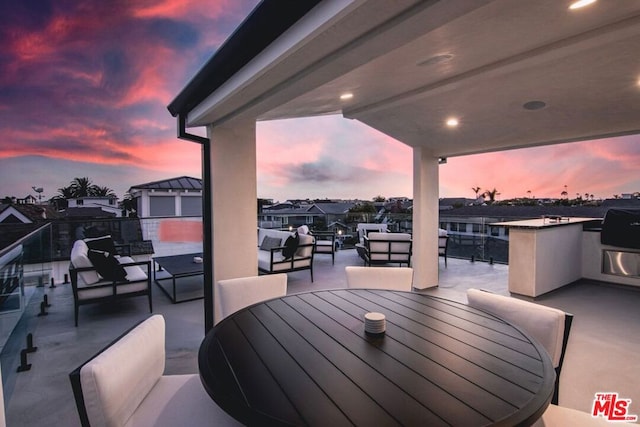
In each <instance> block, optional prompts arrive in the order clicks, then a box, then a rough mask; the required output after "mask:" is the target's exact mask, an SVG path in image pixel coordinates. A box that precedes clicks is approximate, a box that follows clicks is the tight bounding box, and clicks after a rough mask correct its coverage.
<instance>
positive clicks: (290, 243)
mask: <svg viewBox="0 0 640 427" xmlns="http://www.w3.org/2000/svg"><path fill="white" fill-rule="evenodd" d="M299 243H300V236H299V234H298V232H296V233H294V234H293V236H289V237H287V241H286V242H284V249H282V256H283V257H284V259H289V258H291V257H292V256H293V254H295V253H296V250H297V249H298V244H299Z"/></svg>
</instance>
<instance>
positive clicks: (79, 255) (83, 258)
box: [70, 240, 100, 285]
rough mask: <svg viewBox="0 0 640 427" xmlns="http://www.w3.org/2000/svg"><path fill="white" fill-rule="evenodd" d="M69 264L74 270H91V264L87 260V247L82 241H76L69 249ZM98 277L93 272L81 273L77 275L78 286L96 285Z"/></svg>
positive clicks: (95, 272) (96, 273)
mask: <svg viewBox="0 0 640 427" xmlns="http://www.w3.org/2000/svg"><path fill="white" fill-rule="evenodd" d="M70 258H71V264H73V266H74V267H75V268H93V264H92V263H91V261H90V260H89V247H88V246H87V244H86V243H85V242H84V241H82V240H76V241H75V242H74V244H73V247H72V248H71V257H70ZM99 281H100V276H98V272H97V271H95V270H90V271H81V272H79V273H78V284H79V285H91V284H94V283H98V282H99Z"/></svg>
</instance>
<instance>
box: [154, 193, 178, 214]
mask: <svg viewBox="0 0 640 427" xmlns="http://www.w3.org/2000/svg"><path fill="white" fill-rule="evenodd" d="M175 215H176V202H175V197H173V196H170V197H166V196H152V197H149V216H175Z"/></svg>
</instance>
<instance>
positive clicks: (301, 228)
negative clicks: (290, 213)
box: [298, 225, 309, 234]
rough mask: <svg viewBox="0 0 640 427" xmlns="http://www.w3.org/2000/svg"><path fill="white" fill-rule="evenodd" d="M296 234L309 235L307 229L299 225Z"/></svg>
mask: <svg viewBox="0 0 640 427" xmlns="http://www.w3.org/2000/svg"><path fill="white" fill-rule="evenodd" d="M298 234H309V227H308V226H306V225H301V226H300V227H298Z"/></svg>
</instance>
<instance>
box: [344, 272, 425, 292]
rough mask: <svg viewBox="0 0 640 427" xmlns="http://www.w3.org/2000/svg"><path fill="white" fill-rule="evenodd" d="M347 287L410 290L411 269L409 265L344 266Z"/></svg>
mask: <svg viewBox="0 0 640 427" xmlns="http://www.w3.org/2000/svg"><path fill="white" fill-rule="evenodd" d="M345 273H346V275H347V287H348V288H369V289H394V290H398V291H411V289H412V287H413V269H412V268H410V267H355V266H347V267H345Z"/></svg>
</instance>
